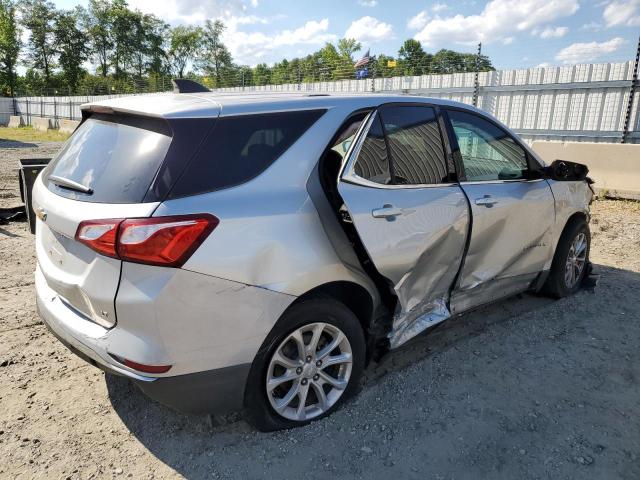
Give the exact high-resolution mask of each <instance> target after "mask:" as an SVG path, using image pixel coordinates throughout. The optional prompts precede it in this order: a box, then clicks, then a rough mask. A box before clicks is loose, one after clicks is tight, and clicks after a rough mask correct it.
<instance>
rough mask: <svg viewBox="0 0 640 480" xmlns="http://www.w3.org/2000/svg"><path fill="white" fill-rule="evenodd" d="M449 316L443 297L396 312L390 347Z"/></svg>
mask: <svg viewBox="0 0 640 480" xmlns="http://www.w3.org/2000/svg"><path fill="white" fill-rule="evenodd" d="M450 316H451V313H450V312H449V309H448V308H447V302H446V299H445V298H438V299H436V300H432V301H429V302H423V303H420V304H419V305H417V306H416V307H415V308H414V309H413V310H411V311H409V312H407V313H402V312H400V313H397V314H396V315H395V316H394V318H393V328H392V330H391V333H390V334H389V344H390V346H391V348H396V347H399V346H400V345H402V344H403V343H405V342H407V341H408V340H410V339H412V338H413V337H415V336H416V335H418V334H419V333H421V332H424V331H425V330H426V329H427V328H429V327H432V326H433V325H436V324H438V323H440V322H443V321H444V320H446V319H448V318H449V317H450Z"/></svg>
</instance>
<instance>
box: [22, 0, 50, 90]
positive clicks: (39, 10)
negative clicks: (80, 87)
mask: <svg viewBox="0 0 640 480" xmlns="http://www.w3.org/2000/svg"><path fill="white" fill-rule="evenodd" d="M20 10H21V13H22V25H23V26H24V27H25V28H26V29H27V30H29V32H30V35H29V40H28V42H27V64H28V65H29V66H30V67H32V68H35V69H37V70H40V71H41V72H42V73H43V75H44V80H45V84H46V85H47V86H49V85H50V83H51V73H52V71H53V69H54V68H55V61H54V59H55V53H56V51H55V46H54V22H55V18H56V8H55V5H54V4H53V3H51V2H49V1H47V0H23V1H22V2H21V4H20Z"/></svg>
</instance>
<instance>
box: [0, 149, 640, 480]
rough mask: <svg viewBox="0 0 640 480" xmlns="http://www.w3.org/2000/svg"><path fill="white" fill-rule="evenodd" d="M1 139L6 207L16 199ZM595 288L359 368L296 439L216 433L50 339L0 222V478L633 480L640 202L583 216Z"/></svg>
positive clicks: (638, 460) (460, 329) (637, 460)
mask: <svg viewBox="0 0 640 480" xmlns="http://www.w3.org/2000/svg"><path fill="white" fill-rule="evenodd" d="M11 145H12V148H2V147H3V146H4V147H7V146H9V145H7V144H5V145H2V144H1V142H0V206H11V205H15V204H17V203H19V200H18V199H17V195H18V193H17V188H16V184H15V182H16V168H17V158H19V157H33V156H46V155H47V154H48V153H51V152H53V151H55V150H56V149H57V148H59V145H56V144H53V145H51V144H50V145H44V146H41V147H39V148H38V147H36V146H28V145H25V144H15V143H14V144H11ZM592 230H593V249H592V260H593V261H594V263H595V264H596V269H597V271H598V273H599V274H600V275H601V277H600V283H599V285H598V287H597V288H596V290H595V292H594V293H592V292H589V291H581V292H579V293H578V294H577V295H575V296H573V297H571V298H567V299H563V300H560V301H552V300H550V299H547V298H541V297H536V296H531V295H523V296H520V297H519V298H514V299H512V300H508V301H504V302H501V303H499V304H496V305H492V306H490V307H487V308H484V309H481V310H479V311H476V312H473V313H471V314H468V315H465V316H462V317H460V318H456V319H453V320H451V321H449V322H446V323H445V324H444V325H443V326H442V327H441V328H439V329H437V330H435V331H434V332H433V333H432V334H430V335H428V336H421V337H419V338H417V339H415V340H414V341H412V342H410V343H409V344H408V345H405V346H404V347H403V348H401V349H399V350H397V351H395V352H393V353H392V354H390V355H388V356H387V357H385V358H384V359H383V360H382V361H381V362H380V363H379V364H374V365H371V366H370V367H369V368H368V370H367V372H366V379H365V385H364V386H363V388H362V391H361V392H360V394H359V395H358V396H357V397H356V398H354V399H353V400H352V401H350V402H349V403H347V404H346V405H345V406H344V407H343V408H342V409H341V410H340V411H338V412H336V413H335V414H334V415H332V416H331V417H329V418H327V419H325V420H322V421H319V422H316V423H314V424H312V425H310V426H308V427H305V428H301V429H297V430H292V431H285V432H278V433H269V434H266V433H260V432H257V431H255V430H253V429H252V428H251V427H250V426H248V425H247V424H246V423H244V422H243V421H242V420H237V421H232V420H231V421H227V422H226V423H224V424H218V425H216V426H211V425H210V424H209V423H208V421H207V419H206V418H202V417H197V416H186V415H182V414H178V413H175V412H173V411H171V410H169V409H167V408H165V407H163V406H161V405H158V404H156V403H153V402H151V401H149V400H148V399H147V398H146V397H144V396H143V395H142V394H141V393H140V392H138V391H137V389H136V388H134V387H133V386H132V385H130V384H129V383H128V382H127V381H126V380H123V379H121V378H117V377H112V376H108V375H107V376H105V374H104V373H102V372H101V371H99V370H97V369H95V368H94V367H92V366H89V365H87V364H85V363H84V362H83V361H82V360H80V359H78V358H76V357H75V356H74V355H73V354H71V353H70V352H68V351H67V350H66V349H65V348H64V347H63V346H62V345H61V344H60V343H58V342H57V341H56V340H55V339H54V338H53V337H52V336H51V335H50V334H49V333H48V331H47V330H46V328H45V327H44V326H43V325H42V323H41V322H40V321H39V319H38V317H37V315H36V313H35V305H34V289H33V270H34V265H35V257H34V252H33V237H32V236H31V235H30V234H29V233H28V232H27V231H26V224H25V223H13V224H9V225H5V226H0V478H24V479H27V478H29V479H30V478H61V479H65V478H71V479H76V478H83V479H86V478H108V477H119V478H126V477H130V478H174V477H187V478H243V479H253V478H298V479H304V478H333V477H341V478H354V479H355V478H389V477H391V476H395V477H397V478H409V479H411V478H415V479H418V478H420V479H423V478H433V479H454V478H455V479H478V478H492V479H499V478H505V479H514V478H518V479H529V478H531V479H541V478H554V479H556V478H562V479H565V478H575V479H585V478H589V479H617V478H620V479H638V478H640V306H639V304H638V300H639V299H640V253H639V252H640V204H638V203H631V202H620V201H599V202H596V203H595V204H594V206H593V221H592Z"/></svg>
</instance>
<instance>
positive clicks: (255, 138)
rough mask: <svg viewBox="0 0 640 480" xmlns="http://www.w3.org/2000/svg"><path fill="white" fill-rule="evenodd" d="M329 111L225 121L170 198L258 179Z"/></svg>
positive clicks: (248, 117)
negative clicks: (257, 177)
mask: <svg viewBox="0 0 640 480" xmlns="http://www.w3.org/2000/svg"><path fill="white" fill-rule="evenodd" d="M324 112H325V110H306V111H298V112H282V113H268V114H259V115H242V116H234V117H221V118H219V119H218V120H216V125H215V127H214V128H213V131H212V133H211V134H210V135H209V137H208V138H207V139H206V140H205V142H204V144H203V146H202V148H201V149H200V151H199V153H198V154H197V155H196V156H195V158H194V159H193V160H192V161H191V162H190V163H189V165H188V166H187V168H186V169H185V171H184V173H183V174H182V176H181V177H180V178H179V179H178V181H177V183H176V184H175V186H174V187H173V189H172V191H171V193H170V194H169V197H170V198H176V197H183V196H186V195H195V194H198V193H204V192H211V191H214V190H220V189H222V188H228V187H232V186H234V185H239V184H241V183H243V182H246V181H248V180H251V179H252V178H254V177H256V176H258V175H259V174H260V173H262V172H263V171H264V170H266V168H267V167H269V165H271V164H272V163H273V162H275V161H276V160H277V159H278V157H280V155H282V154H283V153H284V152H285V151H286V150H287V149H288V148H289V147H290V146H291V145H293V144H294V143H295V142H296V141H297V140H298V138H300V137H301V136H302V134H303V133H304V132H306V131H307V130H308V129H309V127H311V125H313V124H314V123H315V122H316V121H317V120H318V119H319V118H320V117H321V116H322V115H323V114H324Z"/></svg>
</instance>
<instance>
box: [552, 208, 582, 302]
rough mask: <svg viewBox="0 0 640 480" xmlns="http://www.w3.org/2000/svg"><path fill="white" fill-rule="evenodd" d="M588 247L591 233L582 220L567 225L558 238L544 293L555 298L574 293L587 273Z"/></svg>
mask: <svg viewBox="0 0 640 480" xmlns="http://www.w3.org/2000/svg"><path fill="white" fill-rule="evenodd" d="M590 247H591V232H590V231H589V225H588V224H587V222H586V221H585V220H584V219H578V220H575V221H573V222H572V223H570V224H569V225H567V227H566V228H565V230H564V232H562V235H561V236H560V241H559V242H558V248H557V249H556V253H555V255H554V257H553V262H552V264H551V271H550V273H549V278H547V282H546V283H545V286H544V291H545V292H546V293H548V294H549V295H551V296H553V297H555V298H562V297H566V296H567V295H571V294H573V293H575V292H576V291H577V290H578V289H579V288H580V285H581V284H582V281H583V279H584V276H585V275H586V273H587V266H588V264H589V250H590Z"/></svg>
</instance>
